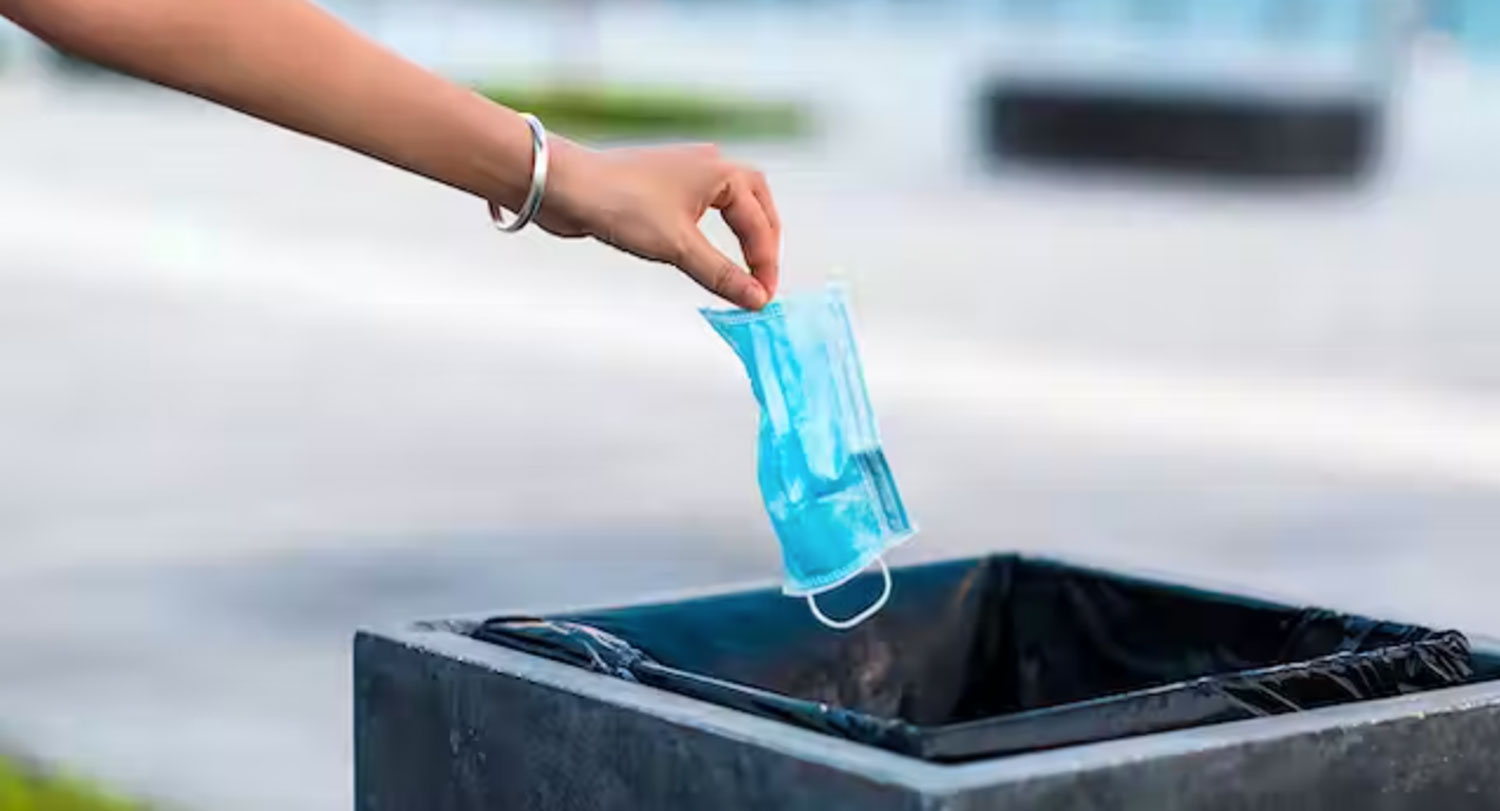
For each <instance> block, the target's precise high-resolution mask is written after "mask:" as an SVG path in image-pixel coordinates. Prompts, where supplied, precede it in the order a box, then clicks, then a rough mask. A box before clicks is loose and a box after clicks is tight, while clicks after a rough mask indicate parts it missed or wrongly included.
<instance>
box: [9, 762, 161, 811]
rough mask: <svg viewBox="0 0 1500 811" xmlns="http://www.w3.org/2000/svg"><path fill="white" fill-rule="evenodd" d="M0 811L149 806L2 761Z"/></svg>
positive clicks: (120, 810) (132, 810) (119, 810)
mask: <svg viewBox="0 0 1500 811" xmlns="http://www.w3.org/2000/svg"><path fill="white" fill-rule="evenodd" d="M0 811H146V806H144V805H141V804H139V803H134V802H130V801H128V800H122V799H119V798H116V797H111V796H110V795H108V794H106V793H105V792H103V791H101V790H99V789H97V788H95V787H93V786H91V785H89V784H88V783H86V782H84V781H81V780H76V779H73V778H68V777H58V776H55V775H46V774H42V773H41V772H39V771H37V770H35V769H31V768H29V767H26V766H22V765H20V764H18V763H15V762H14V761H9V760H6V759H5V758H3V757H0Z"/></svg>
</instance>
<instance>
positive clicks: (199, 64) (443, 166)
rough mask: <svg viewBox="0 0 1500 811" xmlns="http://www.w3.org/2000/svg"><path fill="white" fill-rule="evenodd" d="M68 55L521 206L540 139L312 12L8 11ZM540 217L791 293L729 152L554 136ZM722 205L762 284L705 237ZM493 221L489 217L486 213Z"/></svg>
mask: <svg viewBox="0 0 1500 811" xmlns="http://www.w3.org/2000/svg"><path fill="white" fill-rule="evenodd" d="M0 14H3V15H4V16H6V17H9V18H10V19H12V20H13V21H15V22H16V23H18V24H19V25H21V26H22V27H24V28H27V29H28V30H30V31H32V32H33V33H35V34H36V35H37V36H39V37H41V38H42V39H45V40H47V41H49V42H51V43H52V44H54V45H55V46H57V47H59V48H61V49H63V50H65V51H68V52H71V53H74V54H77V55H79V56H82V57H85V58H88V59H91V60H93V61H96V62H99V63H101V64H105V65H108V66H110V67H113V68H116V69H118V70H121V71H123V72H125V73H130V74H133V75H136V76H139V77H141V78H144V79H148V80H150V81H154V82H157V83H159V84H162V85H166V86H168V87H173V88H177V89H179V90H183V91H186V92H188V93H192V94H194V95H197V96H201V97H203V98H205V99H208V100H210V101H213V102H216V103H219V104H223V105H225V106H228V107H232V108H234V109H237V110H240V111H242V112H245V113H248V114H250V115H253V116H256V117H258V118H261V119H264V120H266V121H269V122H271V123H274V124H277V125H280V126H283V127H287V128H289V129H293V130H296V131H299V132H303V133H306V134H308V135H311V136H313V137H316V138H319V139H322V140H325V141H329V142H332V143H335V144H339V145H341V146H344V147H348V148H350V149H353V150H355V151H358V152H361V153H363V154H366V155H369V156H371V157H373V158H376V159H379V160H382V161H385V162H387V163H390V164H393V165H395V166H399V167H401V168H403V169H407V170H409V171H412V172H415V173H417V174H420V175H424V176H426V177H429V178H432V179H434V180H437V181H439V182H442V183H446V184H448V185H450V186H453V187H456V188H458V189H462V190H464V191H467V192H470V193H472V194H474V195H477V196H479V197H481V198H484V199H486V200H494V201H496V202H498V203H501V204H502V205H505V206H506V207H507V208H510V209H512V210H515V209H516V208H518V207H519V205H520V203H521V201H522V199H523V198H524V197H525V195H526V191H527V189H528V187H529V184H530V178H531V160H532V155H531V135H530V132H529V130H528V128H527V126H526V124H525V122H524V121H523V120H522V119H521V117H520V116H519V115H517V114H516V113H515V112H514V111H512V110H509V109H507V108H505V107H503V106H501V105H499V104H495V103H494V102H491V101H489V100H487V99H485V98H483V97H481V96H479V95H478V94H476V93H473V92H472V91H470V90H468V89H466V88H463V87H460V86H458V85H456V84H454V83H452V82H449V81H447V80H446V79H443V78H441V77H439V76H437V75H435V74H433V73H431V72H429V71H427V70H425V69H423V68H421V67H419V66H417V65H415V64H413V63H411V62H408V61H407V60H405V59H403V58H401V57H400V56H398V55H396V54H394V53H392V52H391V51H389V50H387V49H385V48H383V47H381V46H379V45H377V44H376V43H374V42H372V41H370V40H368V39H366V38H365V37H363V36H361V35H360V34H358V33H357V32H355V31H353V30H352V29H350V28H349V27H347V26H345V25H344V24H343V23H341V22H339V21H338V20H337V19H335V18H334V17H332V16H331V15H329V14H327V13H326V12H324V11H323V10H322V9H320V8H318V7H317V6H315V5H313V4H311V3H309V2H305V0H0ZM551 146H552V161H551V164H550V167H549V168H550V172H549V175H550V177H549V180H548V186H547V196H546V198H545V201H544V203H543V206H542V211H541V214H540V216H539V218H538V220H539V222H540V224H541V225H542V226H543V227H544V228H546V229H547V230H549V231H551V232H553V233H555V234H558V235H560V236H592V237H596V238H598V239H600V240H603V241H605V242H607V243H609V244H611V245H614V246H615V247H617V248H620V249H622V250H625V251H629V252H630V253H633V254H636V255H637V256H641V257H643V258H646V259H651V260H656V261H661V262H666V263H669V264H673V265H676V266H677V267H679V268H681V269H682V270H683V271H685V272H686V273H687V274H688V275H689V276H691V277H692V278H693V279H695V280H696V281H698V282H699V283H700V284H702V285H703V286H704V287H706V288H708V289H710V290H712V291H714V292H715V293H717V294H719V295H720V296H723V297H724V298H726V299H728V300H729V301H731V302H733V303H735V304H738V305H740V306H744V307H749V308H752V309H757V308H759V307H760V306H762V305H763V304H764V303H765V302H766V301H768V300H769V298H770V296H771V295H773V294H774V293H775V289H776V283H777V275H778V262H779V251H780V244H779V243H780V230H781V229H780V222H779V220H778V217H777V214H776V210H775V205H774V202H773V201H772V198H771V194H770V191H769V189H768V188H767V186H766V183H765V179H764V178H763V177H762V176H761V175H760V174H759V173H758V172H755V171H753V170H751V169H749V168H747V167H743V166H740V165H737V164H734V163H732V162H729V161H726V160H724V159H723V158H722V157H721V156H720V155H719V154H718V151H717V150H716V149H714V148H713V147H702V146H699V147H693V146H687V147H665V148H658V149H632V150H599V151H596V150H590V149H586V148H584V147H582V146H580V145H578V144H575V143H572V142H570V141H568V140H566V139H563V138H560V137H556V136H554V137H553V138H552V139H551ZM710 208H717V209H721V210H722V211H723V215H724V219H725V221H726V222H727V223H728V224H729V226H730V228H731V229H732V230H733V231H734V232H735V234H736V235H737V236H738V237H739V240H740V244H741V248H742V249H743V251H744V254H745V257H746V263H747V264H748V266H749V268H750V271H751V274H753V275H751V274H746V273H745V272H743V271H742V270H740V269H739V267H738V266H737V265H736V264H735V263H734V262H732V261H731V260H730V259H729V258H727V257H725V256H724V255H723V254H721V253H720V252H719V251H718V250H716V249H715V248H714V247H713V246H712V245H711V244H710V243H709V242H708V240H707V239H706V238H705V237H704V236H703V234H702V232H700V231H699V230H698V221H699V220H700V219H701V218H702V216H703V215H704V213H705V212H706V211H707V210H708V209H710ZM477 216H480V215H479V214H478V212H476V217H477Z"/></svg>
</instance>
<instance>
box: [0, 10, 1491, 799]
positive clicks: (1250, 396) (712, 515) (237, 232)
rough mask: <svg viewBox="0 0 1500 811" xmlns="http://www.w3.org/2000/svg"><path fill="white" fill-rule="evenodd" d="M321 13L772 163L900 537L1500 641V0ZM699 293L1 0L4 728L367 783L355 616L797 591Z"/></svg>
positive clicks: (116, 767) (175, 765) (502, 94)
mask: <svg viewBox="0 0 1500 811" xmlns="http://www.w3.org/2000/svg"><path fill="white" fill-rule="evenodd" d="M329 6H330V8H331V10H332V11H334V12H335V13H337V14H339V15H340V16H342V17H343V18H344V19H346V20H348V21H349V22H350V23H351V24H353V25H355V26H357V27H358V28H360V29H362V30H364V31H366V32H368V33H369V34H371V35H373V36H375V37H377V38H379V39H381V40H382V41H384V42H386V43H388V44H390V45H391V46H392V47H394V48H396V49H398V50H400V51H401V52H403V53H405V54H407V55H408V56H410V57H411V58H413V59H415V60H417V61H420V62H422V63H424V64H426V65H428V66H430V67H432V68H435V69H438V70H440V71H442V72H444V73H446V74H448V75H450V76H452V77H453V78H455V79H458V80H461V81H464V82H468V83H471V84H473V85H474V86H476V87H478V88H480V89H481V90H482V91H483V92H486V93H489V94H491V95H493V96H495V97H496V98H501V99H505V100H508V101H511V102H513V103H515V104H517V105H520V106H524V107H526V108H528V109H533V110H535V111H537V112H539V113H541V114H542V117H543V118H544V120H548V121H550V122H552V123H553V125H554V126H555V127H556V128H558V129H560V130H562V131H564V132H569V133H573V134H577V135H579V136H580V137H583V138H586V139H588V140H591V141H593V142H595V143H601V144H602V143H612V142H633V141H640V140H661V139H681V138H690V139H700V138H710V139H715V140H721V141H723V142H724V143H725V144H726V147H727V149H728V150H729V151H730V152H731V153H732V154H734V155H736V156H737V157H740V158H743V159H745V160H749V161H753V162H755V163H757V164H759V165H761V166H762V167H763V168H764V169H765V170H766V172H767V174H768V175H769V177H770V180H771V183H772V186H773V189H774V190H775V193H776V194H777V197H778V200H779V204H780V208H781V211H782V215H783V219H784V221H785V223H786V237H785V253H784V278H785V282H786V286H787V289H791V290H796V289H810V288H815V287H817V286H819V285H821V284H823V283H824V282H825V281H826V280H827V279H828V278H830V277H835V276H837V277H842V278H845V279H848V280H850V281H851V282H852V283H853V286H854V292H855V296H856V302H857V306H858V318H859V320H860V326H861V329H862V340H863V350H864V355H865V361H866V364H867V371H868V375H869V379H870V386H871V389H872V394H873V397H874V400H875V403H876V406H877V409H878V410H879V412H880V417H881V422H882V428H883V431H884V435H885V439H886V443H887V450H888V454H889V457H890V459H891V461H892V464H893V466H894V469H895V472H896V476H897V478H898V480H899V481H900V482H901V485H902V487H903V490H904V494H905V496H906V500H907V503H908V505H909V507H910V508H911V510H912V512H913V514H914V516H915V518H916V519H917V520H918V521H919V522H920V523H921V525H922V526H923V528H924V532H923V533H922V535H921V536H920V537H919V539H918V540H917V541H916V542H913V543H911V544H908V545H907V546H906V547H904V548H903V549H902V550H901V551H900V553H899V562H913V561H917V560H924V559H932V558H941V557H952V556H958V555H966V554H974V553H980V552H984V551H989V550H996V549H1022V550H1029V551H1035V552H1042V553H1047V554H1057V555H1067V556H1071V557H1073V558H1075V559H1081V560H1084V561H1090V562H1097V563H1103V564H1107V565H1113V566H1126V567H1130V568H1136V569H1144V570H1147V571H1155V572H1161V573H1165V574H1168V575H1171V576H1176V577H1188V578H1194V579H1198V580H1201V581H1206V582H1209V583H1220V584H1225V585H1228V586H1231V587H1234V588H1238V589H1248V590H1250V591H1253V592H1260V593H1263V594H1268V595H1270V596H1273V597H1279V598H1283V599H1288V600H1294V601H1305V602H1311V603H1317V604H1323V605H1331V606H1335V607H1338V608H1341V609H1347V610H1355V611H1362V612H1368V613H1372V614H1377V615H1379V616H1389V617H1393V618H1400V619H1406V620H1410V621H1416V622H1422V623H1427V624H1433V625H1443V626H1456V627H1460V628H1462V629H1464V630H1467V631H1473V632H1479V633H1481V634H1482V633H1485V632H1495V631H1497V630H1500V605H1497V604H1496V603H1495V602H1494V600H1493V597H1492V595H1493V591H1494V585H1493V579H1494V575H1493V572H1494V571H1495V570H1496V564H1497V563H1500V546H1497V545H1496V544H1494V543H1493V542H1492V540H1491V539H1492V536H1493V535H1494V533H1495V531H1496V530H1497V529H1500V501H1497V499H1496V498H1495V492H1496V490H1497V489H1500V318H1497V315H1500V279H1497V278H1496V276H1495V273H1494V271H1493V269H1494V267H1495V257H1494V252H1495V244H1496V242H1495V234H1496V227H1495V222H1496V220H1495V214H1494V210H1495V205H1496V201H1497V200H1500V146H1497V145H1500V104H1497V102H1500V71H1497V66H1496V65H1495V64H1494V63H1493V62H1492V60H1494V59H1496V58H1500V5H1497V4H1496V3H1494V2H1493V0H1445V1H1444V2H1436V1H1434V2H1430V3H1427V4H1421V3H1417V2H1384V0H1234V2H1225V1H1224V0H948V1H946V2H944V1H942V0H806V1H805V2H801V3H794V2H789V0H555V1H554V2H547V3H542V2H522V1H521V0H424V1H423V2H416V1H415V0H339V2H336V3H330V4H329ZM374 101H375V102H377V103H378V99H377V100H374ZM710 229H711V231H712V233H713V235H714V237H715V238H716V239H718V240H724V239H725V232H724V229H723V228H722V227H720V226H718V225H717V224H714V225H712V226H710ZM724 244H726V245H728V244H730V243H729V242H728V241H727V240H725V242H724ZM706 303H709V302H708V301H707V299H706V297H705V296H704V295H702V294H701V293H699V292H698V291H697V290H696V289H695V288H694V287H693V286H692V285H690V284H689V283H687V282H686V281H685V280H684V279H682V278H680V277H679V276H678V274H676V273H675V272H673V271H669V270H666V269H663V268H659V267H654V266H647V265H644V264H642V263H639V262H636V261H634V260H631V259H628V258H625V257H623V256H620V255H617V254H615V253H612V252H611V251H609V250H607V249H605V248H602V247H599V246H596V245H588V244H573V243H561V242H555V241H552V240H550V239H548V238H547V237H545V236H544V235H542V234H540V233H539V232H537V231H535V230H532V231H529V232H527V233H525V234H523V235H521V236H519V237H515V238H502V237H500V236H497V235H496V234H494V233H493V231H492V230H491V229H490V228H489V227H488V224H487V222H486V217H485V213H484V210H483V206H481V205H480V204H479V202H478V201H476V200H473V199H468V198H466V197H464V196H463V195H460V194H458V193H455V192H453V191H450V190H448V189H445V188H441V187H439V186H436V185H433V184H430V183H427V182H425V181H422V180H419V179H416V178H412V177H407V176H404V175H402V174H400V173H398V172H396V171H395V170H392V169H389V168H386V167H383V166H380V165H377V164H375V163H372V162H369V161H366V160H364V159H361V158H358V157H356V156H353V155H351V154H348V153H346V152H343V151H341V150H338V149H335V148H331V147H328V146H324V145H321V144H317V143H313V142H311V141H308V140H305V139H302V138H300V137H298V136H294V135H291V134H288V133H284V132H279V131H276V130H274V129H271V128H269V127H267V126H264V125H261V124H258V123H256V122H253V121H251V120H248V119H245V118H243V117H240V116H237V115H235V114H233V113H229V112H226V111H222V110H218V109H215V108H212V107H210V106H208V105H206V104H204V103H202V102H199V101H196V100H193V99H190V98H186V97H182V96H177V95H173V94H170V93H168V92H165V91H162V90H158V89H155V88H151V87H148V86H145V85H142V84H139V83H135V82H132V81H129V80H125V79H123V78H120V77H117V76H114V75H112V74H109V73H107V72H104V71H100V70H97V69H95V68H93V67H91V66H89V65H86V64H83V63H80V62H77V61H75V60H71V59H68V58H65V57H62V56H61V55H59V54H56V53H55V52H53V51H51V50H50V49H47V48H46V47H44V46H42V45H40V44H39V43H37V42H35V41H33V40H30V39H28V38H27V37H26V36H24V35H23V34H21V33H20V32H19V31H16V30H14V29H11V28H0V538H3V544H4V545H3V547H0V548H3V554H4V565H3V566H0V595H3V597H4V600H3V603H0V606H3V608H4V610H3V612H0V751H4V752H8V753H10V754H11V756H12V757H15V758H26V759H34V760H36V761H38V762H41V763H45V764H48V765H49V766H50V767H53V768H58V769H62V770H64V771H68V772H72V773H76V774H83V775H87V776H89V777H90V778H91V779H96V780H99V781H102V782H103V783H105V784H107V785H109V786H111V787H112V790H114V791H119V792H123V793H126V794H130V795H134V796H139V797H142V798H146V799H147V800H150V801H152V802H154V803H159V804H162V805H163V806H165V807H173V808H184V809H198V808H205V809H206V808H212V809H216V810H217V811H236V810H237V809H261V808H279V809H285V810H286V811H299V810H300V809H325V808H332V807H349V804H350V767H351V753H350V746H349V740H350V734H349V724H350V718H349V714H350V713H349V673H348V669H349V656H348V648H349V642H350V638H351V635H352V633H353V631H354V629H355V628H356V627H359V626H361V625H374V626H378V625H383V624H391V623H398V622H403V621H407V620H410V619H414V618H430V617H441V616H446V615H452V614H458V613H471V612H485V611H494V610H503V609H507V608H511V609H513V608H525V609H532V610H536V609H543V608H549V607H556V606H561V605H576V604H579V603H610V602H616V601H624V600H635V599H640V598H642V597H643V596H646V595H649V594H655V593H659V592H670V591H672V590H674V589H683V588H701V587H709V586H718V585H727V584H735V583H745V582H755V583H763V582H772V581H774V580H775V579H776V578H777V576H778V559H777V551H776V543H775V540H774V538H773V537H772V535H771V534H770V530H769V526H768V522H767V520H766V518H765V516H764V515H763V513H762V512H761V505H760V498H759V495H758V493H757V491H756V489H755V478H754V456H753V452H754V436H753V434H754V425H755V408H754V403H753V400H752V398H751V396H750V393H749V391H748V387H747V386H746V384H745V381H744V379H743V373H742V372H741V370H740V368H739V366H738V363H737V362H736V361H735V359H734V358H733V356H732V354H731V353H730V352H729V351H728V350H727V349H726V348H725V347H724V346H722V345H721V344H720V342H719V341H718V339H717V338H716V337H714V336H713V335H712V333H711V331H710V330H709V329H708V328H707V327H706V325H704V324H703V323H702V322H701V320H700V318H699V316H698V314H697V313H696V312H695V307H697V306H700V305H703V304H706ZM897 588H898V589H899V584H898V586H897ZM0 783H3V770H0Z"/></svg>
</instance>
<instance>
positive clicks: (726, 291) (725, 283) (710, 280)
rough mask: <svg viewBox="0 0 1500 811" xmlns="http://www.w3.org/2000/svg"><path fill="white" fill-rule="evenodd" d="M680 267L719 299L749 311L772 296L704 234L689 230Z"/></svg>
mask: <svg viewBox="0 0 1500 811" xmlns="http://www.w3.org/2000/svg"><path fill="white" fill-rule="evenodd" d="M689 232H690V233H689V234H688V238H687V245H686V247H684V248H683V250H682V257H681V260H680V261H679V262H678V263H677V266H678V267H680V268H682V270H683V272H685V273H687V275H689V276H691V277H692V278H693V281H695V282H697V283H698V284H700V285H703V287H704V288H705V289H707V290H708V291H709V292H711V293H713V294H714V295H716V296H718V297H719V298H722V299H724V300H725V301H728V302H729V303H730V304H734V305H736V306H739V307H743V308H745V309H747V310H759V309H760V308H762V307H764V306H766V302H767V301H769V300H770V298H771V297H770V295H769V294H767V293H766V289H765V287H763V286H761V283H760V282H758V281H756V279H755V277H754V276H751V275H750V274H749V273H746V272H745V271H744V270H743V269H741V268H740V266H739V265H736V264H735V263H734V262H733V261H731V260H730V258H729V257H727V256H725V255H724V254H722V253H720V252H719V250H718V249H717V248H715V247H714V246H713V244H712V243H710V242H709V241H708V238H707V237H705V236H703V232H702V231H699V230H698V229H697V228H690V229H689Z"/></svg>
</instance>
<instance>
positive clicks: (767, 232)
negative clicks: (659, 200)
mask: <svg viewBox="0 0 1500 811" xmlns="http://www.w3.org/2000/svg"><path fill="white" fill-rule="evenodd" d="M757 185H759V186H762V187H764V185H765V180H764V179H763V178H760V177H759V175H757V174H755V173H751V172H742V173H740V174H738V175H737V176H735V177H733V178H731V179H730V181H729V184H728V186H727V187H726V189H725V193H724V194H723V195H721V197H720V199H719V200H718V201H716V207H717V208H719V209H720V210H721V213H722V215H723V217H724V222H725V223H726V224H728V225H729V230H731V231H733V232H734V235H735V236H736V237H737V238H739V241H740V250H741V251H743V252H744V254H745V264H746V265H747V266H748V267H749V268H750V275H752V276H754V277H755V279H756V281H758V282H760V286H761V287H762V288H764V289H765V291H766V295H767V296H774V295H775V294H776V282H777V280H778V279H779V277H780V275H781V228H780V223H779V221H777V219H776V212H775V209H774V208H771V209H767V207H766V206H765V204H764V203H763V202H762V199H761V197H762V195H761V194H758V193H757V192H756V186H757ZM767 196H769V193H767Z"/></svg>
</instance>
